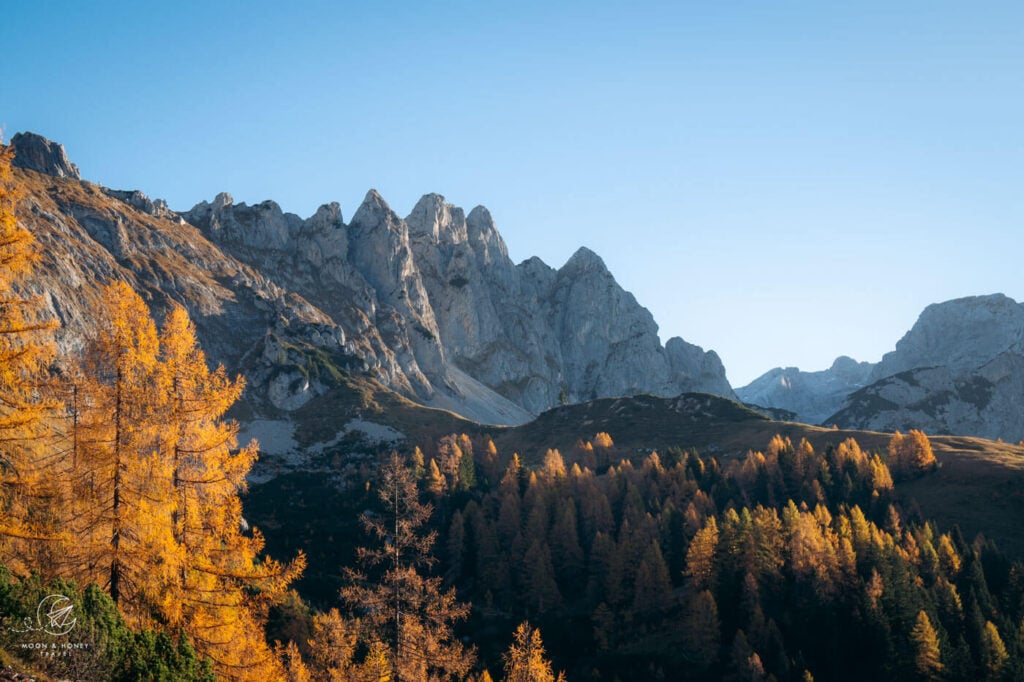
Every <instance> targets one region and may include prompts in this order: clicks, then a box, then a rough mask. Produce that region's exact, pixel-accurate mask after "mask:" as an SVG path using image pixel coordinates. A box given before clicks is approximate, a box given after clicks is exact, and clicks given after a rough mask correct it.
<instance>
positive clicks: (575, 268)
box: [560, 246, 608, 274]
mask: <svg viewBox="0 0 1024 682" xmlns="http://www.w3.org/2000/svg"><path fill="white" fill-rule="evenodd" d="M560 272H562V273H569V272H597V273H602V274H605V273H608V268H607V266H605V264H604V261H603V260H602V259H601V257H600V256H598V255H597V254H596V253H594V252H593V251H591V250H590V249H588V248H587V247H585V246H581V247H580V248H578V249H577V250H576V253H574V254H573V255H572V256H571V257H570V258H569V260H567V261H566V262H565V265H563V266H562V269H561V271H560Z"/></svg>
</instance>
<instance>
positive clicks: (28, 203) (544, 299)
mask: <svg viewBox="0 0 1024 682" xmlns="http://www.w3.org/2000/svg"><path fill="white" fill-rule="evenodd" d="M11 144H12V145H13V147H14V149H15V161H14V164H15V165H16V166H18V167H19V168H20V169H21V170H20V171H18V173H17V176H16V177H17V179H18V181H19V182H20V184H21V185H22V187H23V189H24V191H25V194H26V199H25V202H24V203H23V206H22V209H21V210H22V215H21V217H22V219H23V221H24V222H25V224H26V225H27V226H28V227H29V229H31V230H32V231H33V233H35V235H36V237H37V239H38V241H39V243H40V244H41V246H42V261H43V262H42V267H40V268H38V269H37V275H36V280H35V281H34V283H33V285H32V286H33V288H35V289H36V290H38V292H39V293H41V294H43V295H45V296H46V299H47V302H48V304H49V308H50V311H51V313H52V315H53V316H54V317H55V318H56V319H58V320H59V321H60V322H61V323H62V327H61V331H60V336H59V343H60V345H61V346H63V347H65V348H74V347H76V346H78V345H80V344H81V341H82V338H83V336H84V335H85V334H86V333H88V332H89V331H90V330H91V329H93V328H94V327H95V325H96V324H98V323H99V321H98V320H96V319H95V318H94V317H93V316H92V314H91V311H92V310H93V309H94V306H95V304H96V301H97V299H98V296H99V291H100V287H101V285H102V284H104V283H105V282H107V281H110V280H111V279H116V278H120V279H124V280H127V281H128V282H129V283H130V284H132V285H133V286H134V287H135V288H136V289H137V290H138V291H140V293H142V295H143V296H144V297H145V298H146V299H147V300H148V301H149V303H150V305H151V306H152V307H153V308H154V312H155V313H156V315H157V316H158V317H159V316H160V315H161V313H162V311H164V310H166V308H167V306H168V305H169V304H170V303H171V302H172V301H176V302H178V303H181V304H183V305H185V306H186V307H187V308H188V310H189V312H190V313H191V315H192V317H193V319H194V320H195V323H196V326H197V329H198V331H199V336H200V341H201V342H202V344H203V346H204V348H206V349H207V352H208V354H209V355H210V357H211V358H212V359H213V360H214V361H217V362H222V363H224V364H225V365H226V366H227V367H228V368H229V370H231V371H235V372H241V373H243V374H244V375H245V376H246V378H247V380H248V384H249V387H250V390H249V392H248V394H247V400H248V401H249V403H250V404H252V405H255V406H256V407H257V409H263V410H267V411H271V412H273V411H277V412H281V411H283V412H292V411H295V410H298V409H299V408H302V407H304V406H306V405H307V403H309V402H311V401H315V400H317V399H318V398H320V397H322V396H323V395H325V394H326V393H328V392H329V391H330V389H331V385H332V380H334V381H335V382H336V379H337V377H338V376H339V373H341V372H357V373H362V374H365V375H368V376H370V377H372V378H373V379H375V380H376V381H378V382H380V384H382V385H383V386H384V387H387V388H389V389H391V390H393V391H395V392H397V393H399V394H400V395H402V396H405V397H407V398H410V399H412V400H415V401H417V402H419V403H421V404H423V405H426V406H430V407H436V408H442V409H447V410H451V411H453V412H456V413H458V414H460V415H463V416H465V417H467V418H470V419H473V420H476V421H479V422H485V423H492V424H519V423H523V422H526V421H528V420H530V419H531V418H533V417H534V416H535V415H537V414H539V413H540V412H542V411H544V410H546V409H548V408H550V407H552V406H554V405H557V404H559V403H560V402H579V401H583V400H590V399H594V398H599V397H605V396H619V395H629V394H636V393H650V394H655V395H662V396H673V395H677V394H679V393H682V392H684V391H705V392H710V393H717V394H719V395H723V396H726V397H730V398H735V395H734V394H733V393H732V389H731V387H730V386H729V383H728V381H727V380H726V378H725V369H724V368H723V366H722V363H721V361H720V360H719V358H718V356H717V355H716V354H715V353H713V352H705V351H704V350H703V349H701V348H699V347H697V346H694V345H692V344H689V343H687V342H685V341H683V340H682V339H680V338H673V339H669V341H668V342H667V343H666V344H665V345H664V346H663V345H662V344H661V342H660V340H659V337H658V327H657V324H655V322H654V319H653V317H652V316H651V314H650V312H648V311H647V310H646V309H645V308H643V307H642V306H641V305H640V304H639V303H637V301H636V299H635V298H634V297H633V296H632V294H630V293H628V292H626V291H624V290H623V289H622V288H621V287H620V286H619V285H618V283H617V282H616V281H615V278H614V277H613V276H612V275H611V273H610V272H609V271H608V269H607V268H606V267H605V265H604V262H603V261H602V260H601V258H600V257H598V256H597V255H596V254H594V253H593V252H592V251H590V250H588V249H586V248H580V249H579V250H578V251H577V252H576V253H575V254H574V255H573V256H572V257H571V258H570V259H569V260H568V262H566V263H565V264H564V265H563V266H562V267H561V268H558V269H555V268H552V267H550V266H548V265H546V264H545V263H544V262H542V261H541V260H540V259H538V258H531V259H529V260H526V261H524V262H522V263H519V264H518V265H517V264H514V263H513V262H512V261H511V260H510V258H509V256H508V251H507V249H506V247H505V243H504V241H503V240H502V238H501V235H500V234H499V233H498V231H497V229H496V227H495V224H494V221H493V219H492V217H491V215H490V213H489V212H488V211H487V209H486V208H484V207H482V206H478V207H476V208H474V209H473V210H472V211H470V212H469V213H468V215H467V214H466V213H465V212H464V211H463V210H462V209H461V208H458V207H456V206H453V205H451V204H448V203H446V202H445V200H444V198H443V197H442V196H440V195H438V194H428V195H426V196H424V197H423V198H422V199H421V200H420V201H419V202H418V203H417V204H416V206H415V207H414V208H413V210H412V212H411V213H410V214H409V215H408V216H407V217H406V218H405V219H402V218H401V217H400V216H399V215H398V214H396V213H395V212H394V211H393V210H392V209H391V207H390V206H388V204H387V203H386V202H385V200H384V199H383V198H382V197H381V196H380V195H379V194H378V193H377V192H376V191H374V190H370V191H369V192H368V193H367V195H366V198H365V199H364V201H363V203H362V204H361V205H360V206H359V208H358V209H357V210H356V212H355V214H354V215H353V216H352V218H351V219H350V221H349V222H348V223H345V222H344V220H343V217H342V214H341V210H340V207H339V206H338V204H337V203H328V204H325V205H323V206H321V207H320V208H319V209H318V210H317V211H316V213H315V214H314V215H312V216H311V217H309V218H306V219H302V218H300V217H298V216H296V215H294V214H290V213H285V212H283V211H282V210H281V208H280V207H279V206H278V205H277V204H276V203H274V202H272V201H265V202H262V203H260V204H256V205H253V206H248V205H246V204H244V203H239V204H236V203H234V201H233V200H232V198H231V196H230V195H228V194H226V193H221V194H218V195H217V196H216V197H215V198H214V199H213V201H212V202H206V201H204V202H201V203H199V204H198V205H196V206H194V207H193V208H192V209H190V210H188V211H182V212H180V213H179V212H174V211H171V210H170V209H169V208H168V207H167V204H166V203H165V202H163V201H160V200H151V199H149V198H148V197H147V196H145V195H144V194H142V193H141V192H138V191H120V190H111V189H108V188H105V187H102V186H100V185H96V184H93V183H90V182H87V181H84V180H82V179H81V177H80V175H79V172H78V169H77V167H76V166H75V165H74V164H72V163H71V162H70V161H69V160H68V158H67V155H66V153H65V151H64V148H63V147H62V146H61V145H59V144H56V143H53V142H51V141H49V140H46V139H45V138H42V137H40V136H38V135H35V134H32V133H19V134H17V135H15V136H14V137H13V138H12V140H11Z"/></svg>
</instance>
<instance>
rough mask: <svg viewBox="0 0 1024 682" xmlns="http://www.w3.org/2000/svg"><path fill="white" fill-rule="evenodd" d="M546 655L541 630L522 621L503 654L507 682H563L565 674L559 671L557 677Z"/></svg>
mask: <svg viewBox="0 0 1024 682" xmlns="http://www.w3.org/2000/svg"><path fill="white" fill-rule="evenodd" d="M544 655H545V651H544V642H543V641H542V640H541V637H540V630H538V629H536V628H533V627H531V626H530V624H529V623H528V622H526V621H523V622H522V623H520V624H519V627H517V628H516V631H515V633H513V635H512V644H511V645H509V648H508V651H506V652H505V654H504V655H503V658H504V660H505V682H556V680H557V681H558V682H563V681H564V680H565V675H564V674H563V673H559V674H558V677H557V678H556V677H555V673H554V671H553V670H552V669H551V662H550V661H549V660H547V659H546V658H545V656H544Z"/></svg>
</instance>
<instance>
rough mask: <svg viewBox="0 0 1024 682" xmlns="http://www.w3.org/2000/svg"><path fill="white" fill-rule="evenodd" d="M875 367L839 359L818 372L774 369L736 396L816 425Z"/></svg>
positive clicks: (869, 364)
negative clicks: (785, 412) (789, 413)
mask: <svg viewBox="0 0 1024 682" xmlns="http://www.w3.org/2000/svg"><path fill="white" fill-rule="evenodd" d="M874 368H875V365H873V364H871V363H868V362H857V361H856V360H854V359H853V358H849V357H846V356H841V357H839V358H836V360H835V362H833V363H832V366H831V367H829V368H828V369H826V370H822V371H819V372H802V371H800V370H799V369H798V368H796V367H776V368H775V369H772V370H769V371H768V372H766V373H765V374H763V375H761V376H759V377H758V378H757V379H754V381H752V382H750V383H749V384H747V385H746V386H744V387H742V388H737V389H736V395H738V396H739V397H740V399H741V400H742V401H743V402H745V403H749V404H753V405H760V406H762V407H771V408H777V409H782V410H788V411H790V412H793V413H795V415H796V420H797V421H801V422H804V423H807V424H820V423H822V422H823V421H825V420H826V418H827V417H829V416H830V415H832V414H834V413H835V412H836V411H837V410H838V409H839V408H840V406H842V404H843V401H845V400H846V398H847V396H849V395H850V394H851V393H853V392H854V391H856V390H857V389H859V388H861V387H862V386H864V385H865V384H866V383H868V378H869V377H870V376H871V372H872V371H873V369H874Z"/></svg>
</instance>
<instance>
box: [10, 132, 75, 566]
mask: <svg viewBox="0 0 1024 682" xmlns="http://www.w3.org/2000/svg"><path fill="white" fill-rule="evenodd" d="M13 154H14V150H13V149H12V148H11V147H10V146H2V145H0V562H2V563H4V564H6V565H7V566H8V568H10V569H12V570H14V571H15V572H18V573H26V572H28V571H29V570H31V569H36V570H38V569H39V568H41V566H40V564H39V562H38V561H36V560H35V559H37V558H39V557H38V553H39V551H40V550H43V551H45V550H46V549H48V547H49V545H50V544H52V541H53V540H54V538H55V537H56V535H57V529H56V523H55V519H54V517H53V514H52V513H51V510H50V509H49V507H50V506H51V502H50V501H51V499H52V498H53V497H54V496H55V495H56V494H57V492H58V491H56V490H55V489H54V484H56V483H58V482H59V480H60V478H61V477H60V475H59V473H60V472H59V470H57V469H56V467H58V466H59V462H57V461H56V460H55V458H54V453H53V452H51V451H50V450H49V449H48V448H47V445H48V442H49V441H48V440H47V436H48V434H49V430H48V424H47V421H48V420H46V419H45V417H46V415H47V414H48V413H49V408H51V407H52V406H53V405H52V403H51V402H49V401H48V400H46V396H45V390H44V389H45V384H46V380H47V374H48V373H47V366H48V365H49V363H50V360H51V358H52V357H53V353H54V347H53V344H52V338H51V337H52V331H53V329H54V328H55V327H56V323H55V322H51V321H47V320H46V319H45V318H44V313H43V305H42V302H41V300H40V299H39V297H36V296H31V295H28V294H27V293H26V292H25V291H24V288H23V286H24V284H25V281H26V278H27V276H28V275H29V274H30V273H31V271H32V268H33V266H34V265H35V263H36V261H37V260H38V253H37V252H36V250H35V238H34V237H33V235H32V233H31V232H29V231H28V230H27V229H26V228H25V227H24V226H22V225H21V224H19V223H18V220H17V217H16V215H15V209H16V207H17V205H18V203H19V202H20V201H21V199H22V193H21V191H20V190H19V189H18V188H17V187H16V185H15V182H14V177H13V172H12V170H11V161H12V159H13Z"/></svg>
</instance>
